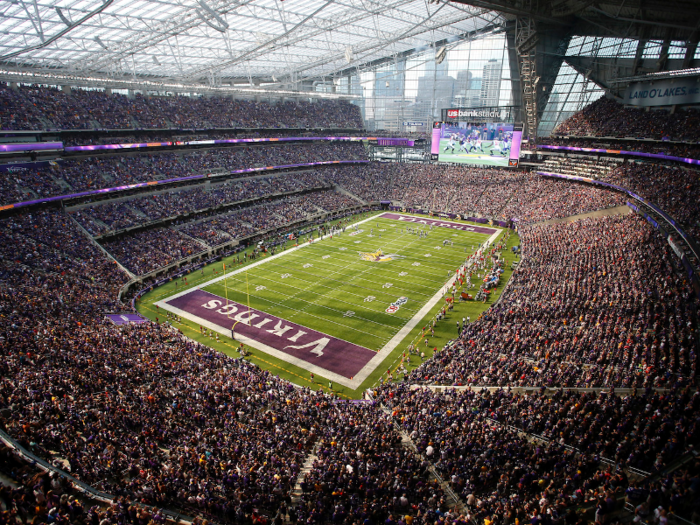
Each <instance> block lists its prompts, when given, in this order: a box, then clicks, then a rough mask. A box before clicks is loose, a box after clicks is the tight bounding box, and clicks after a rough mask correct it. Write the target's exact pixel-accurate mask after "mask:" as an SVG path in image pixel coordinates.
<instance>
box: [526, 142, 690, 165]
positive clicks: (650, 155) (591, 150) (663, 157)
mask: <svg viewBox="0 0 700 525" xmlns="http://www.w3.org/2000/svg"><path fill="white" fill-rule="evenodd" d="M537 148H538V149H551V150H560V151H580V152H583V153H609V154H611V155H631V156H633V157H646V158H649V159H661V160H671V161H674V162H684V163H685V164H695V165H700V159H686V158H684V157H673V156H671V155H663V154H661V153H646V152H644V151H625V150H621V149H595V148H579V147H574V146H549V145H542V146H537Z"/></svg>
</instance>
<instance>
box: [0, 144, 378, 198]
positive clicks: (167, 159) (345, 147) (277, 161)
mask: <svg viewBox="0 0 700 525" xmlns="http://www.w3.org/2000/svg"><path fill="white" fill-rule="evenodd" d="M366 158H367V157H366V154H365V152H364V148H363V146H362V145H361V144H357V143H344V142H337V143H328V142H323V143H311V144H302V145H299V144H295V145H265V146H258V147H252V146H251V147H242V148H228V149H211V150H196V151H190V152H185V153H183V152H178V153H174V152H167V153H153V154H143V155H134V156H131V155H119V156H109V157H87V158H84V159H81V160H66V161H65V162H62V163H60V164H57V165H55V166H53V165H52V166H48V167H45V168H40V169H25V170H22V171H18V172H13V173H11V174H9V175H6V176H5V183H4V184H3V185H2V191H0V199H1V200H2V202H0V204H10V203H15V202H21V201H27V200H33V199H37V198H42V197H52V196H57V195H66V194H70V193H75V192H80V191H88V190H96V189H100V188H111V187H115V186H122V185H127V184H134V183H136V182H149V181H153V180H162V179H171V178H177V177H185V176H189V175H196V174H204V173H210V172H212V171H217V170H218V171H221V172H228V171H232V170H241V169H247V168H255V167H265V166H283V165H288V164H302V163H309V162H321V161H332V160H365V159H366Z"/></svg>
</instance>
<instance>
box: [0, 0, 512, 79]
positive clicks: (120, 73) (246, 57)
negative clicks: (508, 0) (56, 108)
mask: <svg viewBox="0 0 700 525" xmlns="http://www.w3.org/2000/svg"><path fill="white" fill-rule="evenodd" d="M505 22H506V21H505V18H504V17H503V16H502V15H501V14H499V13H497V12H495V11H491V10H489V9H485V8H483V7H474V6H470V5H464V4H458V3H448V2H444V3H430V2H428V1H426V0H388V1H381V2H380V1H376V0H287V1H286V2H285V1H284V0H150V1H147V0H7V1H6V2H3V4H2V17H1V18H0V64H3V65H4V66H5V68H6V69H7V70H14V71H17V70H30V71H33V72H38V71H43V72H45V73H50V72H54V73H63V74H68V75H76V76H79V77H90V76H96V77H108V78H111V79H114V80H117V79H127V78H131V79H134V78H140V79H156V78H157V79H161V80H162V79H170V80H173V81H177V82H182V83H184V84H192V83H196V82H202V81H204V82H208V83H209V84H210V85H216V83H217V82H221V81H222V80H227V79H230V80H231V81H236V82H247V83H250V84H259V83H260V82H263V83H270V82H272V83H278V82H279V83H280V84H281V83H285V84H289V83H294V82H300V81H302V80H304V79H318V78H321V77H326V78H328V77H332V76H333V75H334V74H335V73H336V72H338V71H341V70H347V69H348V68H349V67H352V66H355V65H360V64H365V63H370V62H372V61H374V60H377V59H379V58H383V57H387V56H396V55H397V54H399V53H405V52H406V51H408V50H410V49H416V48H418V49H421V48H425V46H429V45H431V44H432V43H434V42H439V41H447V42H450V41H456V40H459V39H462V38H464V37H465V36H466V35H468V34H470V33H473V32H474V31H479V30H483V29H485V28H489V27H493V28H501V27H503V26H504V25H505ZM269 87H272V86H269Z"/></svg>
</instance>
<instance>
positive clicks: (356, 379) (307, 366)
mask: <svg viewBox="0 0 700 525" xmlns="http://www.w3.org/2000/svg"><path fill="white" fill-rule="evenodd" d="M380 216H381V213H380V214H379V215H374V216H372V217H369V218H367V219H363V220H361V221H359V222H356V223H352V225H360V224H364V223H366V222H369V221H372V220H376V219H378V218H379V217H380ZM407 224H409V223H408V222H407ZM454 224H459V223H454ZM349 226H351V225H348V227H349ZM491 229H494V230H495V231H494V233H493V234H492V235H491V236H490V237H489V238H488V239H487V241H486V242H488V244H489V245H492V244H493V243H494V242H495V240H496V239H497V238H498V236H499V235H500V234H501V233H502V232H503V228H493V227H492V228H491ZM330 236H331V234H327V235H324V236H323V237H322V238H321V240H322V239H325V238H327V237H330ZM317 242H319V240H317V241H314V242H313V243H311V242H306V243H304V244H300V245H299V246H295V247H293V248H290V249H289V250H285V251H283V252H280V253H278V254H275V255H273V256H271V257H267V258H265V259H262V260H260V261H258V262H255V263H253V264H250V265H248V266H245V267H243V268H240V269H238V270H235V271H232V272H230V273H227V274H226V275H222V276H220V277H216V278H214V279H211V280H210V281H207V282H206V283H202V284H201V285H199V286H196V287H194V288H190V289H187V290H184V291H182V292H180V293H177V294H174V295H171V296H169V297H167V298H166V299H163V300H160V301H158V302H156V303H154V304H155V305H157V306H158V307H160V308H163V309H164V310H168V311H171V312H173V313H176V314H177V315H179V316H181V317H184V318H186V319H188V320H190V321H192V322H195V323H198V324H200V325H202V326H205V327H207V328H210V329H212V330H214V331H216V332H218V333H220V334H222V335H224V336H228V337H230V330H226V329H225V328H224V327H220V326H219V325H216V324H214V323H211V322H209V321H206V320H205V319H202V318H200V317H198V316H196V315H194V314H190V313H189V312H185V311H184V310H180V309H179V308H175V307H173V306H170V305H169V304H167V303H166V301H169V300H171V299H175V298H178V297H181V296H183V295H187V294H188V293H190V292H192V290H195V289H197V288H200V289H201V288H203V287H206V286H209V285H211V284H214V283H217V282H219V281H222V280H223V279H225V278H228V277H231V276H233V275H236V274H239V273H242V272H245V271H247V270H249V269H250V268H255V267H256V266H259V265H261V264H264V263H266V262H268V261H271V260H274V259H276V258H279V257H281V256H283V255H286V254H288V253H291V252H293V251H295V250H299V249H301V248H304V247H306V246H309V245H311V244H315V243H317ZM456 280H457V276H456V275H452V276H451V277H450V279H448V280H447V281H446V282H445V283H444V284H442V285H441V286H440V288H439V289H438V291H437V292H436V293H435V295H433V297H431V298H430V299H429V300H428V301H427V302H426V303H425V304H424V305H423V307H422V308H421V309H420V310H418V311H417V312H416V313H415V314H414V315H413V317H411V318H410V319H409V320H408V322H407V323H406V324H405V325H403V327H401V328H400V329H399V331H398V332H397V333H396V334H394V336H393V337H392V338H391V339H390V340H389V341H388V342H387V343H386V344H385V345H384V346H383V347H382V348H381V349H380V350H379V351H378V352H376V355H375V356H374V357H372V359H370V360H369V361H368V362H367V364H366V365H365V366H364V367H362V369H360V371H359V372H358V373H357V374H356V375H355V376H353V378H352V379H348V378H346V377H343V376H341V375H339V374H335V373H333V372H331V371H329V370H327V369H325V368H322V367H319V366H316V365H313V364H311V363H309V362H308V361H303V360H301V359H297V358H294V357H292V356H290V355H287V354H285V353H284V352H279V351H278V350H275V349H274V348H271V347H269V346H268V345H266V344H264V343H261V342H259V341H255V340H253V339H250V338H248V337H245V336H243V335H241V334H237V335H236V338H237V340H239V341H241V342H242V343H244V344H246V345H248V346H251V347H253V348H256V349H258V350H260V351H262V352H265V353H267V354H269V355H272V356H274V357H276V358H277V359H280V360H281V361H285V362H287V363H289V364H292V365H295V366H298V367H299V368H303V369H304V370H307V371H309V372H311V373H313V374H318V375H321V376H322V377H325V378H326V379H330V380H332V381H333V382H334V383H338V384H340V385H343V386H344V387H347V388H349V389H351V390H357V389H358V388H360V386H361V385H362V383H363V382H364V381H365V380H366V379H367V378H368V377H369V375H370V374H371V373H372V372H374V371H375V370H376V369H377V368H378V367H379V366H380V365H381V364H382V363H383V362H384V360H385V359H386V358H387V357H388V356H389V355H390V354H391V353H392V352H393V351H394V349H396V347H397V346H399V344H400V343H401V341H403V340H404V338H405V337H406V336H407V335H408V334H409V333H410V332H411V331H412V330H413V329H414V328H415V327H416V326H417V325H418V324H419V323H420V321H421V320H422V319H423V318H424V317H425V316H426V315H427V314H428V313H430V311H431V310H432V309H433V307H434V306H435V305H436V304H437V303H438V302H440V300H441V299H442V297H443V295H444V286H448V287H451V286H453V284H454V283H455V281H456ZM335 339H338V338H337V337H336V338H335Z"/></svg>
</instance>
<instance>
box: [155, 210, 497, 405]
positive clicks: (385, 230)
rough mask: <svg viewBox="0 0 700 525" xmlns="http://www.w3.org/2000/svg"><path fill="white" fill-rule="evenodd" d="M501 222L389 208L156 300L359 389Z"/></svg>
mask: <svg viewBox="0 0 700 525" xmlns="http://www.w3.org/2000/svg"><path fill="white" fill-rule="evenodd" d="M500 232H501V230H500V229H498V228H495V227H490V226H481V225H475V224H468V223H465V222H461V221H452V220H442V219H439V218H434V219H430V218H427V217H425V218H424V217H416V216H410V215H406V214H400V213H381V214H379V215H377V216H374V217H370V218H367V219H364V220H361V221H359V222H355V223H351V224H350V225H349V226H347V227H346V230H345V232H343V233H341V234H340V235H338V234H337V233H336V234H334V235H332V236H331V235H326V236H325V237H324V238H322V239H319V238H318V236H317V234H315V235H314V236H315V239H314V240H313V242H311V243H309V242H302V241H305V239H300V240H299V241H300V242H301V244H299V245H297V246H295V245H293V244H290V245H289V247H288V248H287V249H286V250H284V251H278V252H277V253H276V254H275V255H272V256H269V255H268V256H265V257H262V258H260V259H258V260H256V261H255V262H252V263H249V264H247V265H245V266H243V265H238V264H235V261H232V262H233V264H231V263H227V268H226V274H225V275H224V273H223V270H224V269H223V266H222V264H221V263H218V264H216V265H211V266H213V267H214V268H212V269H210V267H207V268H206V269H205V270H206V273H207V275H206V276H205V275H204V272H202V274H201V276H200V275H199V272H195V273H194V274H193V276H192V278H193V279H197V278H199V279H198V281H197V283H198V284H197V286H190V287H188V288H186V289H184V290H183V289H182V288H180V290H181V291H178V290H177V288H175V289H173V287H172V286H171V287H170V288H169V293H168V292H160V293H157V294H156V295H155V297H152V298H151V300H152V304H153V305H155V306H156V307H157V311H161V312H162V311H163V310H165V311H168V312H171V313H173V314H176V315H178V316H180V317H181V318H183V319H184V320H188V321H191V322H192V323H194V325H195V326H197V328H198V331H199V332H200V333H201V332H202V329H204V330H205V334H204V335H205V337H207V336H208V333H218V334H219V338H220V341H221V343H223V344H226V346H228V348H229V349H230V350H234V351H235V349H236V348H237V347H238V346H239V345H240V344H241V343H243V344H244V345H245V346H246V348H248V349H251V350H252V353H253V354H255V356H256V358H259V360H260V361H262V362H263V363H268V364H270V365H273V364H274V365H275V368H276V369H285V371H290V372H291V375H292V376H293V377H291V380H292V381H294V382H297V383H300V382H301V381H299V380H298V379H301V378H303V379H305V380H306V379H308V378H312V379H315V380H324V381H326V382H330V384H332V385H335V386H334V389H336V387H337V386H342V387H344V390H345V391H347V392H354V391H357V390H358V389H360V388H361V387H363V388H366V387H367V386H368V383H371V381H370V380H371V379H372V378H373V377H374V378H375V379H376V377H377V374H382V373H383V372H386V370H387V369H388V368H389V367H390V366H391V365H392V364H395V361H396V356H397V355H398V354H401V353H402V352H405V351H406V347H407V346H408V344H410V343H411V342H413V341H414V340H415V339H416V335H415V334H416V331H420V330H421V328H422V325H423V324H425V323H426V322H427V321H429V320H430V319H431V318H432V316H434V314H435V312H436V311H437V310H438V309H439V308H441V307H442V306H443V305H445V304H446V303H445V293H446V292H447V291H448V288H447V287H448V286H449V285H450V284H451V283H452V282H453V281H454V278H455V271H456V270H457V268H459V267H460V265H462V264H463V263H464V262H465V260H466V259H468V257H469V256H470V255H471V254H472V253H474V251H476V250H477V249H478V248H479V245H481V244H482V243H484V242H486V241H489V242H493V241H494V240H495V239H496V238H497V237H498V236H499V234H500ZM228 260H229V261H230V260H231V259H228ZM200 277H201V278H200ZM207 277H208V278H207ZM457 284H459V283H457ZM475 291H476V289H472V290H471V293H475ZM155 292H158V290H156V291H155ZM449 292H450V293H449V296H450V297H451V289H450V290H449ZM151 293H152V294H153V293H154V292H151ZM471 303H473V302H471ZM479 305H480V306H484V308H485V307H487V305H481V303H479ZM454 335H456V333H455V334H454ZM209 337H210V336H209ZM232 337H233V339H232ZM210 339H211V337H210ZM420 342H422V341H420ZM216 343H219V340H217V341H216ZM205 344H207V343H206V342H205ZM212 346H216V345H212ZM228 353H233V352H230V351H229V352H228ZM431 353H432V352H431ZM280 364H281V367H280ZM261 366H263V367H264V366H265V365H264V364H263V365H261ZM311 374H314V375H313V376H312V375H311ZM294 377H297V378H298V379H297V380H295V379H294ZM370 386H371V385H370ZM353 397H354V396H353Z"/></svg>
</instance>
